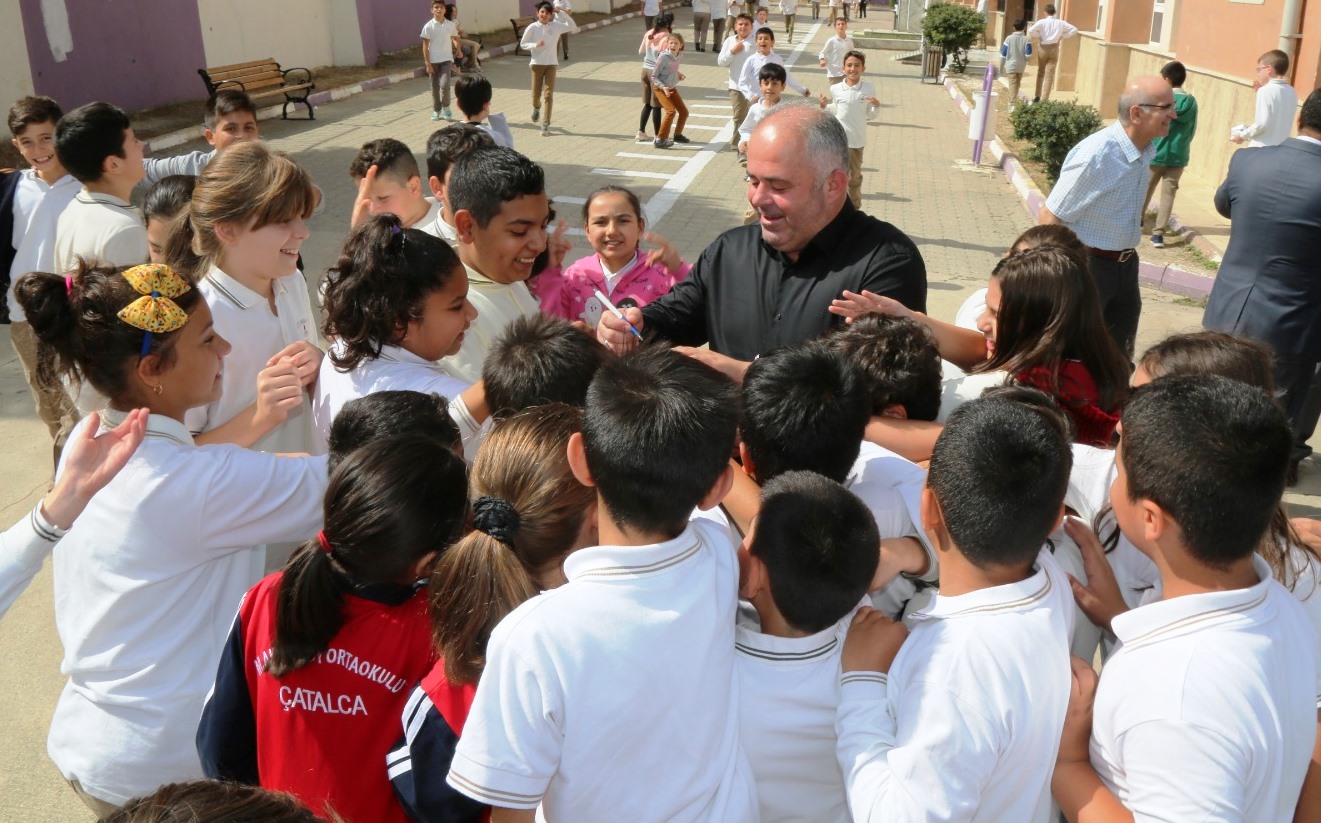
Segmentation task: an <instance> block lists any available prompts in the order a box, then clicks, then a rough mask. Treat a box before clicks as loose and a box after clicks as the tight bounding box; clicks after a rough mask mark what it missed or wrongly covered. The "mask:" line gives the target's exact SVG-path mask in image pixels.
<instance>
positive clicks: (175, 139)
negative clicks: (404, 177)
mask: <svg viewBox="0 0 1321 823" xmlns="http://www.w3.org/2000/svg"><path fill="white" fill-rule="evenodd" d="M680 5H682V4H681V3H663V4H662V5H661V8H663V9H675V8H678V7H679V6H680ZM641 16H642V12H641V11H631V12H629V13H628V14H620V15H616V16H615V17H607V18H606V19H604V20H597V21H596V22H594V23H586V24H584V25H582V26H579V27H578V31H577V32H575V34H578V33H582V32H585V31H592V30H593V29H599V28H603V27H605V26H613V25H614V24H615V23H622V22H623V21H625V20H631V19H633V18H636V17H641ZM515 46H516V44H515V43H507V44H505V45H503V46H496V47H495V48H493V49H489V50H486V51H482V52H478V54H477V57H478V58H479V59H481V60H490V59H492V58H494V57H503V56H504V55H506V54H513V53H514V48H515ZM426 73H427V70H426V69H425V68H423V67H421V66H418V67H417V68H415V69H409V70H408V71H399V72H395V73H394V74H387V75H384V76H382V77H371V78H368V79H366V80H362V81H360V82H357V83H351V84H349V85H347V86H336V87H335V88H333V89H326V90H325V91H318V92H314V93H312V94H310V95H308V97H307V100H308V102H309V103H311V104H312V105H313V106H324V105H325V104H327V103H333V102H335V101H336V100H343V99H344V98H346V97H352V96H354V95H356V94H362V93H363V92H365V91H371V90H373V89H381V88H385V87H386V86H392V85H394V84H395V83H402V82H404V81H406V80H415V79H417V78H419V77H424V76H426ZM282 108H283V104H278V103H277V104H276V105H274V106H267V107H265V108H261V109H258V110H257V119H258V120H273V119H275V118H278V117H279V116H280V111H281V109H282ZM294 119H295V120H297V119H301V118H298V117H296V116H295V117H294ZM203 131H204V127H203V126H200V125H199V126H189V127H188V128H186V129H178V130H176V131H170V132H166V133H164V134H159V135H156V136H155V137H153V138H152V139H151V140H148V141H144V143H145V147H144V148H145V150H146V152H147V154H148V155H150V154H152V153H153V152H155V151H158V150H160V149H170V148H174V147H175V146H180V145H183V144H184V143H187V142H189V141H192V140H201V139H202V132H203Z"/></svg>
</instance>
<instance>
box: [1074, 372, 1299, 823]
mask: <svg viewBox="0 0 1321 823" xmlns="http://www.w3.org/2000/svg"><path fill="white" fill-rule="evenodd" d="M1292 442H1293V437H1292V434H1291V432H1290V428H1289V424H1288V422H1287V421H1286V419H1285V417H1284V414H1283V413H1282V412H1281V411H1280V409H1279V408H1278V407H1277V406H1276V405H1275V403H1274V402H1272V400H1271V398H1270V397H1269V396H1268V395H1267V394H1265V393H1264V392H1262V391H1260V390H1259V389H1256V388H1253V387H1251V386H1248V385H1246V384H1244V383H1239V382H1237V381H1234V380H1229V379H1228V378H1224V377H1210V376H1200V377H1164V378H1161V379H1158V380H1156V381H1154V382H1152V383H1150V384H1148V385H1147V386H1144V387H1142V388H1140V389H1138V390H1137V391H1135V392H1134V393H1133V394H1132V395H1130V396H1129V399H1128V402H1127V403H1126V404H1125V407H1124V414H1123V418H1122V420H1121V421H1120V442H1119V454H1118V460H1117V469H1118V474H1117V476H1116V478H1115V482H1114V485H1113V486H1112V488H1111V492H1110V500H1111V504H1112V505H1113V507H1114V514H1115V519H1116V521H1117V522H1118V524H1119V528H1120V529H1121V530H1122V531H1123V533H1124V536H1125V537H1127V538H1128V539H1129V540H1130V541H1132V543H1133V544H1134V545H1135V546H1136V547H1137V548H1138V550H1139V551H1141V552H1142V553H1143V554H1145V555H1147V556H1148V557H1150V558H1151V560H1152V561H1153V562H1154V563H1155V564H1156V565H1157V567H1158V568H1159V569H1160V575H1161V582H1162V585H1163V590H1164V597H1163V599H1162V600H1159V601H1156V602H1154V603H1150V604H1148V605H1145V606H1139V607H1138V608H1136V609H1133V610H1132V611H1128V612H1125V613H1122V614H1119V615H1117V616H1115V617H1114V618H1113V619H1112V621H1111V624H1110V628H1111V630H1112V631H1113V633H1114V635H1115V637H1116V638H1117V639H1118V640H1119V642H1120V644H1121V645H1120V647H1119V649H1118V650H1117V651H1116V652H1115V653H1114V654H1113V655H1112V656H1111V657H1110V659H1109V660H1107V661H1106V664H1105V672H1104V676H1103V677H1102V678H1101V681H1100V684H1099V686H1098V685H1097V682H1096V674H1095V673H1094V672H1093V671H1092V670H1091V668H1090V666H1089V665H1088V663H1087V662H1085V661H1083V660H1081V659H1078V658H1075V659H1074V677H1075V686H1074V697H1073V700H1072V701H1071V705H1070V711H1069V722H1068V724H1067V725H1066V727H1065V729H1064V736H1063V740H1062V742H1061V744H1060V752H1059V763H1058V764H1057V766H1056V768H1055V776H1054V780H1053V781H1052V788H1053V790H1054V793H1055V797H1056V799H1057V800H1058V802H1059V804H1060V809H1061V810H1062V811H1063V812H1064V815H1065V817H1067V818H1068V819H1069V820H1070V821H1088V820H1092V821H1105V820H1134V819H1138V820H1157V819H1159V820H1211V819H1216V820H1242V821H1254V822H1255V821H1260V822H1261V823H1266V821H1280V820H1301V819H1303V818H1302V817H1295V816H1294V814H1295V808H1294V807H1295V804H1296V803H1297V802H1298V797H1299V792H1300V791H1301V789H1302V785H1303V780H1304V777H1305V776H1306V774H1307V770H1308V765H1309V761H1310V759H1311V754H1312V750H1313V745H1314V743H1315V741H1316V738H1317V715H1316V697H1317V688H1316V687H1317V661H1316V653H1315V641H1314V637H1313V632H1312V630H1311V627H1310V624H1309V621H1308V618H1307V615H1306V613H1305V612H1304V610H1303V607H1302V606H1301V605H1300V604H1299V603H1298V601H1297V600H1296V599H1295V597H1294V596H1293V595H1292V594H1290V592H1289V591H1288V590H1287V589H1285V588H1284V587H1283V586H1281V585H1280V584H1279V583H1278V582H1277V581H1276V580H1275V579H1274V578H1273V576H1272V574H1271V569H1270V567H1269V566H1268V565H1267V564H1266V562H1265V561H1264V560H1263V559H1262V558H1261V557H1260V556H1258V555H1257V554H1256V551H1257V547H1258V546H1259V545H1260V543H1261V541H1262V539H1263V536H1264V535H1265V534H1266V531H1267V528H1268V526H1269V524H1270V521H1271V518H1272V517H1273V516H1274V514H1275V512H1276V511H1277V509H1278V507H1279V502H1280V497H1281V495H1282V494H1283V493H1284V485H1285V475H1286V473H1287V471H1288V466H1289V455H1290V451H1291V448H1292ZM1084 551H1086V552H1088V553H1090V554H1091V556H1092V560H1093V562H1091V563H1090V564H1089V570H1090V569H1092V568H1097V569H1100V568H1101V567H1107V568H1108V566H1107V564H1106V561H1105V559H1104V555H1103V553H1102V551H1101V548H1100V546H1099V545H1098V544H1097V543H1096V542H1095V539H1094V538H1093V539H1092V540H1091V541H1088V546H1087V548H1086V549H1085V550H1084ZM1109 582H1110V585H1111V586H1113V585H1114V580H1113V577H1112V578H1111V579H1110V581H1109ZM1093 700H1094V701H1095V705H1094V707H1093V705H1092V703H1093ZM1307 819H1309V820H1311V819H1314V818H1311V817H1309V818H1307Z"/></svg>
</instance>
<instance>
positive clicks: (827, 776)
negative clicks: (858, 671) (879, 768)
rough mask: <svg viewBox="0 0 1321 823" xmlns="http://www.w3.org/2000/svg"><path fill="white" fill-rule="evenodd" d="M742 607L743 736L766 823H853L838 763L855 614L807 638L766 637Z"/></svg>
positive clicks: (739, 670)
mask: <svg viewBox="0 0 1321 823" xmlns="http://www.w3.org/2000/svg"><path fill="white" fill-rule="evenodd" d="M755 618H756V612H752V613H751V615H750V618H749V616H748V615H747V610H744V609H740V610H739V623H738V626H737V628H736V641H735V643H736V645H735V647H734V648H735V651H736V653H737V654H736V656H735V664H734V666H735V671H736V672H737V674H738V687H739V739H740V740H741V741H742V742H743V750H744V751H745V752H747V755H748V762H749V763H750V764H751V765H752V776H753V777H754V778H755V779H756V781H757V799H758V801H759V805H760V807H761V823H776V822H777V821H783V823H790V822H791V821H812V823H850V820H851V818H850V817H849V804H848V799H847V798H846V797H845V795H844V774H843V772H841V771H840V768H839V763H838V761H836V759H835V745H836V742H837V741H836V737H835V710H836V707H838V706H839V657H840V652H841V651H842V650H843V648H844V635H845V634H847V633H848V629H849V624H850V622H852V620H853V612H849V614H848V615H846V616H845V617H843V618H842V619H841V620H840V621H839V622H838V623H836V624H835V625H833V626H831V627H830V628H828V629H825V630H823V631H820V632H817V633H816V634H813V635H809V636H807V637H776V636H774V635H769V634H762V633H761V631H760V628H761V627H760V624H759V622H758V621H757V620H756V619H755Z"/></svg>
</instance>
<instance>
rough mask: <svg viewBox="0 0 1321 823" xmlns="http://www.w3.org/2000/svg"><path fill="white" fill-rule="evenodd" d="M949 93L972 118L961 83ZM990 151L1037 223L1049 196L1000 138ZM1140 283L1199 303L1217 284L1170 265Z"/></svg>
mask: <svg viewBox="0 0 1321 823" xmlns="http://www.w3.org/2000/svg"><path fill="white" fill-rule="evenodd" d="M945 91H946V92H948V94H949V96H950V99H951V100H953V101H954V102H955V103H957V104H958V107H959V112H960V113H961V114H962V115H963V116H964V117H965V118H967V117H970V116H971V115H972V103H971V102H970V101H969V100H968V97H967V95H965V94H964V93H963V91H962V90H961V89H960V88H959V87H958V83H956V82H955V81H954V80H952V79H949V78H946V80H945ZM988 148H989V149H990V151H991V156H992V157H993V158H995V164H996V165H997V166H999V167H1000V169H1001V171H1003V172H1004V176H1005V179H1006V180H1007V181H1008V182H1009V184H1010V185H1011V186H1013V187H1014V191H1016V192H1018V196H1019V197H1020V198H1021V199H1022V201H1023V208H1025V209H1027V213H1028V214H1030V215H1031V216H1032V219H1033V220H1036V219H1037V217H1038V215H1039V214H1040V213H1041V209H1042V207H1043V206H1045V205H1046V195H1044V194H1042V192H1041V189H1039V188H1037V184H1036V183H1034V182H1032V178H1031V176H1029V175H1028V173H1027V169H1025V168H1023V164H1022V163H1020V162H1019V161H1018V156H1017V155H1015V154H1014V153H1013V152H1011V151H1009V149H1008V148H1006V147H1005V144H1004V143H1002V142H1001V141H1000V138H999V137H998V136H997V137H995V138H994V139H993V140H992V141H991V142H990V144H989V145H988ZM1170 223H1171V225H1173V226H1176V227H1178V228H1180V229H1182V230H1184V231H1189V232H1190V237H1189V242H1191V243H1194V244H1195V245H1196V248H1197V249H1198V251H1201V252H1202V253H1203V254H1208V253H1207V252H1206V250H1205V249H1203V248H1202V245H1200V244H1197V241H1199V240H1200V241H1201V243H1202V244H1205V245H1207V246H1209V245H1210V243H1209V242H1208V241H1207V240H1206V239H1205V238H1203V237H1202V236H1201V235H1199V234H1197V233H1196V232H1191V231H1190V230H1188V229H1186V228H1185V227H1183V226H1182V225H1180V224H1179V223H1178V221H1177V220H1176V219H1175V218H1174V216H1173V215H1171V217H1170ZM1214 253H1215V259H1217V260H1218V259H1219V258H1220V253H1219V251H1218V250H1216V251H1215V252H1214ZM1208 256H1209V254H1208ZM1139 259H1140V258H1139ZM1138 280H1139V281H1140V282H1141V283H1143V284H1145V285H1147V286H1151V287H1152V288H1155V289H1159V290H1161V291H1164V292H1169V293H1170V294H1177V295H1179V296H1180V297H1193V298H1198V299H1204V298H1206V297H1207V296H1208V295H1210V294H1211V286H1212V285H1214V284H1215V278H1214V277H1207V276H1206V275H1202V274H1198V273H1196V272H1191V271H1188V270H1186V269H1181V268H1179V267H1178V266H1175V265H1172V264H1169V263H1145V262H1139V264H1138Z"/></svg>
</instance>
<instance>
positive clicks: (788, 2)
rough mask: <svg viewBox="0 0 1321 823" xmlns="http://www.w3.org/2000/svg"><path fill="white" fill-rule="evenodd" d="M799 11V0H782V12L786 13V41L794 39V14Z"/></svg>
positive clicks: (790, 41) (789, 41)
mask: <svg viewBox="0 0 1321 823" xmlns="http://www.w3.org/2000/svg"><path fill="white" fill-rule="evenodd" d="M797 12H798V0H780V14H783V15H784V42H786V43H792V42H793V41H794V15H795V14H796V13H797Z"/></svg>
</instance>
